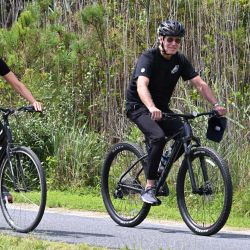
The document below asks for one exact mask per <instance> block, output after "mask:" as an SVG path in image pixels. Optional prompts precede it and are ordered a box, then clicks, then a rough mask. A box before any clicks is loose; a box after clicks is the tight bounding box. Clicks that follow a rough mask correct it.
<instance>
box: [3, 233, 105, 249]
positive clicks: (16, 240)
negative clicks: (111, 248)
mask: <svg viewBox="0 0 250 250" xmlns="http://www.w3.org/2000/svg"><path fill="white" fill-rule="evenodd" d="M0 249H8V250H26V249H35V250H46V249H48V250H104V249H107V248H102V247H93V246H89V245H87V244H67V243H57V242H49V241H44V240H38V239H36V238H34V237H30V236H28V237H25V238H24V237H13V236H7V235H4V234H0Z"/></svg>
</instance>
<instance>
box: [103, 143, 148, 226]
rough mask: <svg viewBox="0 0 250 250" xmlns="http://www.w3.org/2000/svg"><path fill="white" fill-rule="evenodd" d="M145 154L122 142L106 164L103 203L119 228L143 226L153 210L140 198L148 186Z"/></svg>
mask: <svg viewBox="0 0 250 250" xmlns="http://www.w3.org/2000/svg"><path fill="white" fill-rule="evenodd" d="M143 155H144V153H143V151H142V150H141V149H140V148H139V147H138V146H137V145H135V144H132V143H130V142H122V143H118V144H115V145H114V146H113V147H112V148H111V150H110V152H109V153H108V155H107V157H106V159H105V162H104V165H103V170H102V187H101V189H102V197H103V202H104V204H105V207H106V209H107V211H108V213H109V215H110V216H111V218H112V219H113V220H114V221H115V222H116V223H118V224H119V225H120V226H126V227H133V226H136V225H138V224H140V223H141V222H142V221H143V220H144V219H145V218H146V216H147V214H148V212H149V210H150V205H149V204H146V203H144V202H143V201H142V200H141V199H140V193H141V191H142V190H143V189H144V187H145V184H146V178H145V174H144V170H143V166H144V164H145V157H143ZM132 166H133V167H132ZM130 167H132V168H131V170H130V171H128V172H127V173H126V171H127V170H128V169H129V168H130Z"/></svg>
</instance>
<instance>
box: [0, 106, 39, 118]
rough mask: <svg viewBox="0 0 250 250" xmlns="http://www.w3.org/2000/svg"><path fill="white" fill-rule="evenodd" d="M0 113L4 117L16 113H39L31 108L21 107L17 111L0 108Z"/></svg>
mask: <svg viewBox="0 0 250 250" xmlns="http://www.w3.org/2000/svg"><path fill="white" fill-rule="evenodd" d="M0 112H2V113H4V115H5V116H9V115H11V114H14V113H16V112H39V111H36V110H35V109H34V107H33V106H23V107H20V108H17V109H13V108H1V107H0Z"/></svg>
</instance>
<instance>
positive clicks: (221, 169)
mask: <svg viewBox="0 0 250 250" xmlns="http://www.w3.org/2000/svg"><path fill="white" fill-rule="evenodd" d="M190 161H191V165H192V169H193V171H194V175H195V180H196V183H197V187H198V188H200V189H199V190H200V194H194V193H192V187H191V182H190V178H189V174H187V173H188V166H187V162H186V161H185V160H184V161H183V162H182V165H181V167H180V169H179V172H178V177H177V187H176V192H177V201H178V207H179V210H180V213H181V216H182V218H183V220H184V222H185V223H186V225H187V226H188V227H189V228H190V230H191V231H193V232H194V233H196V234H198V235H203V236H209V235H212V234H215V233H217V232H218V231H219V230H220V229H221V228H222V227H223V226H224V225H225V223H226V221H227V219H228V217H229V214H230V211H231V206H232V196H233V191H232V181H231V177H230V173H229V169H228V166H227V164H226V162H225V161H224V160H223V159H222V157H221V156H219V155H218V153H216V152H215V151H214V150H212V149H210V148H207V147H198V148H196V149H193V150H192V151H191V154H190ZM201 162H202V163H203V165H204V166H206V167H205V169H206V172H207V176H208V180H207V181H206V182H205V183H204V176H203V173H202V167H201V164H202V163H201Z"/></svg>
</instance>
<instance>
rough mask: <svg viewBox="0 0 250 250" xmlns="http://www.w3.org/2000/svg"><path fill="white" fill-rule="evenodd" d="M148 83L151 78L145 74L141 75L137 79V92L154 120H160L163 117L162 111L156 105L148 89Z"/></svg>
mask: <svg viewBox="0 0 250 250" xmlns="http://www.w3.org/2000/svg"><path fill="white" fill-rule="evenodd" d="M148 84H149V78H147V77H145V76H139V77H138V79H137V92H138V95H139V97H140V99H141V101H142V102H143V104H144V105H145V106H146V107H147V108H148V110H149V112H150V113H151V118H152V119H153V120H160V119H161V118H162V112H161V110H159V109H158V108H157V107H156V106H155V104H154V102H153V100H152V97H151V95H150V93H149V90H148Z"/></svg>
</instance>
